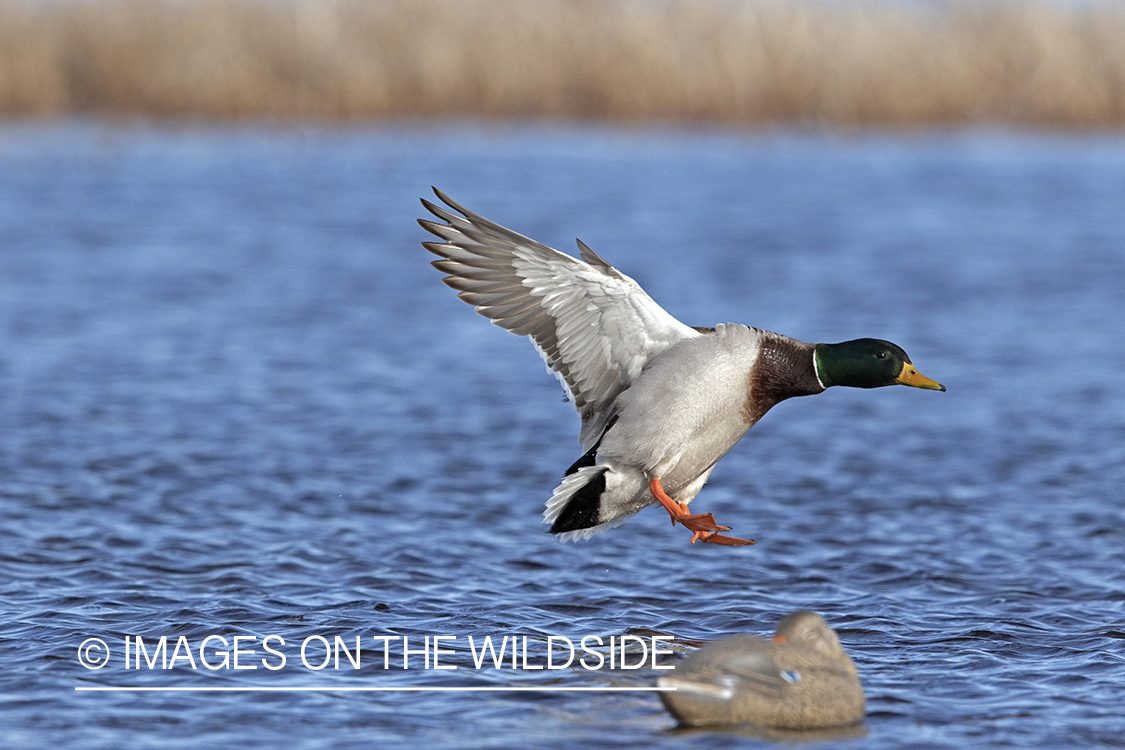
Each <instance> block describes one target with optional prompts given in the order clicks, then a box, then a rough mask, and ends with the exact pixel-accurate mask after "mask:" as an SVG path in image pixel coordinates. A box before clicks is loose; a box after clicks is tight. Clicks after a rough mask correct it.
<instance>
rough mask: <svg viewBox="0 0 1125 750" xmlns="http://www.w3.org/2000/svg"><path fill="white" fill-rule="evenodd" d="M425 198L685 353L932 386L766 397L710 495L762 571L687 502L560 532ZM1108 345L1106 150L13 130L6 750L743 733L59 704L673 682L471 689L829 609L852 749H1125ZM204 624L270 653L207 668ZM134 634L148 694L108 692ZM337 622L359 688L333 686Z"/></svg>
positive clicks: (370, 706)
mask: <svg viewBox="0 0 1125 750" xmlns="http://www.w3.org/2000/svg"><path fill="white" fill-rule="evenodd" d="M430 184H435V185H438V186H440V187H442V188H443V189H444V190H446V191H447V192H449V193H450V194H451V195H452V196H453V197H455V198H456V199H458V200H460V201H462V202H463V203H465V204H466V205H468V206H470V207H472V208H474V209H475V210H477V211H479V212H481V213H483V214H485V215H486V216H489V217H491V218H493V219H495V220H497V221H499V222H501V223H504V224H506V225H508V226H511V227H513V228H514V229H516V230H517V231H520V232H522V233H524V234H528V235H531V236H533V237H536V238H538V239H540V240H543V241H545V242H547V243H548V244H552V245H554V246H556V247H559V248H560V249H563V250H565V251H568V252H572V251H573V248H574V245H573V238H574V237H575V236H579V237H581V238H582V239H583V240H584V241H586V242H587V243H588V244H589V245H590V246H591V247H593V248H594V249H595V250H596V251H597V252H599V253H600V254H601V255H602V256H604V257H605V258H606V259H608V260H609V261H610V262H612V263H614V264H615V265H616V266H617V267H619V268H620V269H621V270H623V271H624V272H625V273H628V274H630V275H631V276H633V277H634V278H636V279H637V280H638V281H639V282H640V283H641V284H642V285H644V286H645V287H646V289H648V291H649V292H650V294H651V295H652V296H653V297H654V298H655V299H656V300H657V301H658V302H660V303H661V304H662V305H663V306H664V307H665V308H666V309H668V310H669V311H670V312H671V313H672V314H674V315H676V316H677V317H679V318H681V319H682V320H684V321H685V322H688V323H690V324H693V325H712V324H715V323H718V322H725V321H738V322H744V323H748V324H751V325H755V326H758V327H762V328H767V329H772V330H777V331H780V332H783V333H786V334H789V335H792V336H795V337H797V338H801V339H804V340H808V341H839V340H843V339H848V338H855V337H859V336H877V337H881V338H887V339H890V340H892V341H895V342H897V343H898V344H900V345H902V346H903V347H904V348H905V349H906V350H907V351H908V352H909V353H910V354H911V356H912V358H913V360H914V362H915V364H916V365H917V366H918V368H919V370H920V371H921V372H923V373H924V374H926V375H928V376H929V377H931V378H934V379H936V380H939V381H941V382H943V383H945V384H946V385H947V386H948V388H949V392H948V393H934V392H928V391H918V390H915V389H908V388H889V389H883V390H878V391H857V390H847V389H833V390H832V391H829V392H828V393H826V394H824V395H821V396H816V397H814V398H805V399H797V400H794V401H790V402H786V403H783V404H781V405H779V406H778V407H776V408H775V409H774V410H773V411H772V412H771V413H770V414H769V415H767V416H766V418H765V419H764V420H763V421H762V422H761V423H760V424H759V425H758V426H756V427H755V428H754V430H753V431H752V432H751V434H750V435H748V436H747V438H746V439H744V440H743V442H742V443H740V444H739V445H738V446H737V447H736V448H735V449H734V450H733V451H732V452H731V453H730V454H729V455H728V456H727V457H726V458H725V459H724V460H723V461H722V462H721V463H720V464H719V466H718V468H717V470H716V471H715V473H714V475H713V477H712V480H711V482H710V483H709V484H708V486H707V487H706V488H705V489H704V491H703V493H702V494H701V495H700V496H699V498H698V499H697V500H696V501H695V503H694V504H693V506H692V508H693V510H697V512H701V511H711V512H714V513H715V515H716V517H717V518H718V519H719V520H720V521H721V522H723V523H726V524H728V525H731V526H733V527H734V530H733V531H732V532H731V534H732V535H736V536H747V537H751V538H754V539H756V540H758V544H757V545H756V546H753V547H745V548H738V549H735V548H726V547H717V546H713V545H706V544H696V545H694V546H693V545H689V544H688V543H687V538H688V535H687V534H686V533H684V530H683V529H682V528H676V529H672V528H671V527H670V526H669V524H668V518H667V515H666V514H665V513H663V511H661V510H660V509H659V508H650V509H647V510H645V511H644V512H642V513H641V514H640V515H639V516H637V517H635V518H633V519H631V520H630V521H629V522H627V523H626V524H625V525H624V526H622V527H620V528H618V529H615V530H613V531H611V532H609V533H607V534H603V535H601V536H599V537H597V538H595V539H593V540H591V541H589V542H586V543H581V544H577V545H576V544H568V545H562V544H560V543H558V542H557V541H555V540H554V539H553V538H552V537H550V536H549V535H548V534H546V533H545V531H544V528H545V527H542V526H540V525H539V521H540V512H541V510H542V506H543V503H544V501H545V500H546V498H547V497H548V496H549V495H550V492H551V490H552V488H553V487H554V486H555V484H556V483H557V481H558V479H559V477H560V475H561V472H562V471H563V470H564V469H565V468H566V467H567V466H568V465H569V464H570V463H571V462H572V461H573V460H574V459H575V458H577V456H578V447H577V445H576V442H575V440H576V436H577V427H578V425H577V422H578V420H577V417H576V416H575V415H574V414H573V413H572V412H571V409H570V407H569V405H567V404H566V403H564V402H563V400H562V392H561V389H560V388H559V387H558V385H557V383H556V382H555V380H554V378H553V377H551V376H549V375H548V374H546V373H545V372H544V368H543V366H542V363H541V361H540V360H539V357H538V356H537V355H536V353H535V352H534V350H533V349H532V347H531V346H530V345H529V344H528V343H527V342H526V341H521V340H520V339H518V338H516V337H514V336H511V335H509V334H507V333H505V332H503V331H501V330H499V329H497V328H495V327H493V326H490V325H488V324H487V322H486V321H485V320H484V319H482V318H480V317H478V316H476V315H474V314H473V313H472V310H471V309H470V308H469V307H468V306H466V305H464V304H463V303H461V302H460V301H459V300H457V299H456V298H455V296H454V295H453V293H452V292H451V290H449V289H447V288H446V287H444V286H443V285H442V284H441V283H440V280H439V279H440V274H439V273H438V272H436V271H435V270H434V269H432V268H431V267H430V266H429V265H428V261H429V260H431V258H432V256H430V255H429V254H428V253H426V252H425V251H424V250H422V248H421V247H420V246H419V245H418V243H419V241H420V240H422V239H425V238H426V237H427V235H426V234H425V233H424V232H423V231H422V230H421V229H420V228H419V227H418V226H417V225H416V224H415V223H414V219H415V218H417V217H418V216H421V215H422V213H421V207H420V206H419V204H418V198H419V197H420V196H422V195H426V194H428V186H429V185H430ZM1123 330H1125V140H1123V139H1121V138H1119V137H1108V136H1105V137H1102V136H1090V137H1073V138H1063V137H1053V136H1011V135H1005V134H999V133H977V134H955V135H918V136H889V135H887V136H870V137H829V136H816V135H798V134H774V135H749V134H737V133H724V132H718V131H692V130H685V131H673V130H663V131H637V132H631V131H610V130H599V129H588V128H579V127H576V128H547V127H530V126H529V127H497V128H495V129H489V128H480V127H470V126H445V127H436V128H421V127H419V128H406V127H402V128H389V129H376V130H331V129H325V130H299V131H298V130H285V129H279V130H269V129H256V128H244V129H197V128H188V129H172V128H169V129H161V128H145V127H138V126H129V127H120V128H114V127H101V126H94V125H84V124H70V125H63V126H54V125H52V126H41V125H22V126H7V127H4V128H2V129H0V478H2V481H0V514H2V515H0V517H2V518H3V523H2V528H0V612H2V617H0V638H2V639H3V644H4V647H3V649H0V701H2V705H3V722H2V723H0V745H2V746H4V747H30V746H36V747H42V746H54V747H81V748H147V747H158V746H159V747H184V748H195V747H201V746H221V747H232V748H233V747H237V748H245V747H277V746H282V745H284V746H285V747H288V748H293V749H294V750H297V749H304V748H340V747H345V748H346V747H365V748H366V747H393V746H396V745H405V744H407V743H409V744H410V745H411V746H420V747H436V748H462V747H526V746H528V745H529V744H532V743H533V744H534V745H535V746H537V747H539V746H541V747H555V748H571V747H576V746H581V745H598V746H603V747H637V746H646V747H669V748H671V747H676V748H679V747H732V746H740V747H741V746H750V747H752V746H755V745H758V744H767V740H764V739H756V738H754V737H752V736H749V735H747V734H741V733H737V732H730V731H727V732H699V733H690V734H681V733H677V732H675V731H672V726H673V723H672V721H671V720H670V719H669V718H668V716H667V714H665V713H664V711H663V709H662V707H661V705H660V702H659V699H658V696H657V695H656V694H655V693H652V692H642V691H636V692H521V693H516V692H482V693H481V692H478V693H469V692H358V691H357V692H321V693H312V692H225V693H224V692H88V691H76V690H75V689H74V688H75V687H93V686H102V687H112V686H133V687H138V686H139V687H145V686H147V687H236V688H257V687H267V686H272V687H280V686H287V687H309V686H320V687H352V688H355V687H374V686H382V687H421V686H444V687H474V686H475V687H507V686H524V687H605V686H612V687H646V686H650V685H652V684H653V682H654V679H655V676H656V674H657V673H656V672H655V671H653V670H651V669H648V668H645V669H638V670H621V669H616V670H613V671H611V670H609V669H608V668H605V669H600V670H587V669H583V668H581V667H578V666H577V665H575V666H572V667H571V668H568V669H565V670H552V671H548V670H533V669H523V668H522V664H520V665H517V667H516V668H514V669H513V668H511V665H510V664H508V663H505V665H504V666H503V667H502V668H499V669H497V668H495V667H494V666H492V665H491V664H489V665H488V666H487V667H485V668H482V669H480V670H477V669H475V668H474V665H473V658H472V653H471V652H470V651H469V647H468V637H469V636H473V637H474V638H475V639H476V641H474V643H477V642H479V639H481V638H483V637H484V636H493V637H494V638H496V639H497V640H498V641H499V640H500V639H501V638H502V637H503V636H519V637H520V638H522V637H524V636H527V637H528V639H529V641H528V642H529V646H528V648H529V653H530V657H529V658H530V665H531V666H534V665H535V664H542V663H543V660H544V657H545V652H546V644H545V641H546V639H547V637H548V636H566V637H570V638H572V639H573V640H576V641H577V640H578V639H580V638H581V637H582V636H584V635H597V636H600V637H602V638H603V639H606V641H608V639H609V637H611V636H613V637H615V638H616V637H618V636H621V635H630V634H631V635H637V636H639V637H651V636H652V635H670V636H674V637H675V642H676V643H677V644H678V645H677V646H676V648H677V649H680V650H684V649H690V648H694V647H697V646H698V645H699V644H700V643H702V642H705V641H708V640H711V639H715V638H718V637H721V636H724V635H728V634H732V633H766V632H769V631H771V630H772V628H773V626H774V624H775V623H776V621H777V619H778V618H779V617H781V616H782V615H783V614H785V613H788V612H790V611H792V610H795V609H801V608H809V609H814V610H816V611H818V612H820V613H822V614H823V615H824V616H825V617H826V618H827V619H828V620H829V622H830V623H831V624H832V625H833V626H834V627H835V628H836V629H837V630H838V632H839V633H840V637H841V640H842V641H843V643H844V646H845V648H846V649H847V650H848V651H849V652H850V653H851V655H852V657H853V659H854V660H855V662H856V664H857V667H858V668H859V672H860V674H861V677H862V679H863V683H864V686H865V688H866V691H867V696H868V715H867V718H866V721H865V724H864V726H863V728H862V729H861V731H860V733H861V734H866V738H865V739H845V740H839V741H838V744H840V745H842V746H847V747H864V748H868V747H871V748H922V747H1003V746H1011V747H1021V748H1055V747H1061V746H1068V747H1108V746H1114V747H1122V746H1125V717H1123V716H1122V706H1123V705H1125V497H1123V491H1122V484H1123V482H1125V388H1123V383H1125V376H1123V373H1125V346H1123V345H1122V342H1123ZM211 635H215V636H222V637H223V638H225V639H226V641H227V642H228V643H232V639H233V637H234V636H241V637H243V638H244V639H245V640H242V641H240V643H241V644H242V645H241V648H242V649H243V650H244V651H246V650H254V651H255V653H254V654H252V655H246V654H243V655H242V657H241V662H240V665H241V666H247V665H250V666H257V668H256V669H254V670H250V669H239V670H235V669H233V668H231V667H230V664H229V662H228V666H227V668H219V669H215V670H211V669H209V668H207V667H205V666H204V665H203V664H202V663H200V654H199V647H200V646H201V644H202V642H203V640H204V639H206V638H207V637H208V636H211ZM268 635H276V636H280V637H281V638H283V639H284V641H285V645H284V647H280V645H279V644H280V641H278V640H275V641H272V643H273V644H274V645H273V647H274V648H275V649H279V650H280V651H281V652H283V653H285V654H286V657H287V661H286V665H285V666H284V667H283V668H281V669H269V668H268V667H267V666H266V664H267V662H268V663H272V664H274V665H276V664H277V663H278V658H275V657H272V656H270V655H269V653H268V652H266V651H264V650H263V648H262V646H263V639H264V638H265V637H266V636H268ZM434 635H448V636H455V638H454V639H452V640H446V641H442V642H441V645H442V647H443V648H444V649H448V650H449V651H448V653H444V654H441V655H440V656H439V658H440V660H441V662H440V663H441V664H442V665H443V666H445V665H451V666H456V667H458V668H457V670H437V669H433V668H431V669H425V668H424V667H425V664H424V659H425V657H424V656H423V655H418V654H417V653H416V654H415V655H412V656H409V668H408V669H405V670H404V669H402V668H401V667H402V657H401V655H400V654H401V645H400V644H401V641H395V642H393V643H394V644H396V645H392V647H391V648H390V650H389V652H388V657H387V658H388V660H389V663H390V666H391V667H392V668H391V669H389V670H384V669H383V668H382V667H383V663H382V662H383V654H382V651H381V650H379V649H378V648H377V647H376V642H375V641H374V640H373V637H374V636H380V637H381V636H399V637H401V636H406V637H407V638H409V639H410V640H409V648H410V649H421V648H422V646H423V639H424V638H425V637H426V636H434ZM137 636H140V637H142V638H144V639H145V642H146V644H147V645H146V653H148V654H150V656H152V657H153V663H154V664H155V665H156V666H157V668H154V669H149V668H148V666H147V663H146V662H145V661H144V660H142V661H141V664H140V668H139V669H138V668H137V665H136V663H135V662H133V663H131V668H130V669H128V670H127V669H126V668H125V661H124V644H125V639H126V637H128V638H130V639H131V641H130V642H133V641H132V639H135V638H136V637H137ZM161 636H166V637H167V638H168V646H169V649H168V650H169V652H170V651H172V649H173V647H174V645H175V643H176V642H177V640H178V639H179V638H180V637H181V636H183V637H184V638H185V643H186V645H188V646H190V647H191V648H192V649H193V657H192V658H193V659H194V660H195V663H196V668H195V669H192V667H191V664H190V663H189V662H188V661H187V660H186V657H185V656H184V654H180V656H181V659H180V660H178V661H177V662H176V663H175V664H174V666H173V667H172V668H170V669H167V670H165V669H162V668H159V667H160V664H159V663H158V662H157V660H156V659H155V648H154V647H155V645H156V643H157V641H158V640H159V638H160V637H161ZM313 636H321V637H323V638H325V639H327V641H328V642H329V643H333V642H334V639H335V637H336V636H340V637H341V639H342V642H343V643H344V644H345V645H347V646H349V647H351V646H352V645H353V642H354V639H355V637H356V636H360V637H361V638H362V639H363V641H362V648H363V652H362V665H361V668H360V669H358V670H357V669H353V668H352V667H351V665H350V663H349V662H348V660H347V656H346V655H340V657H339V658H340V666H339V668H338V669H336V668H333V665H330V666H328V667H326V668H324V669H323V670H313V669H310V668H307V667H305V666H304V665H303V664H302V663H301V659H300V644H301V643H302V642H303V641H305V639H307V638H310V637H313ZM87 638H100V639H102V640H103V641H104V642H105V644H106V646H107V647H108V648H109V649H110V652H111V656H110V660H109V663H108V664H107V665H106V666H105V667H103V668H101V669H98V670H89V669H86V668H85V667H83V666H82V664H81V663H80V662H79V659H78V655H79V646H80V644H82V643H83V642H84V641H85V640H86V639H87ZM521 643H522V641H521ZM211 644H212V646H213V647H212V648H211V649H210V652H209V654H210V655H208V656H207V658H208V659H210V662H211V663H212V664H218V663H220V662H221V660H222V657H221V656H220V655H216V652H217V651H218V650H222V648H221V643H220V642H218V641H212V642H211ZM227 650H228V651H230V650H232V649H227ZM87 653H88V654H90V655H91V657H96V656H97V653H96V652H94V651H89V652H87ZM169 655H171V654H169ZM323 656H324V648H323V645H322V642H321V641H318V640H316V639H315V638H313V640H312V641H310V642H309V646H308V658H309V661H310V662H311V663H312V665H313V666H317V665H318V664H319V662H320V661H321V660H322V659H323ZM228 657H229V658H233V657H232V656H230V654H228ZM263 657H266V659H267V661H263ZM630 658H632V657H630ZM430 666H431V667H432V666H433V665H432V664H431V665H430ZM828 744H829V745H832V744H834V743H828Z"/></svg>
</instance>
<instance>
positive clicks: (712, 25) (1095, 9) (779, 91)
mask: <svg viewBox="0 0 1125 750" xmlns="http://www.w3.org/2000/svg"><path fill="white" fill-rule="evenodd" d="M0 113H6V114H8V115H24V116H26V115H31V116H54V115H70V114H76V113H87V114H89V113H97V114H105V115H123V116H137V115H139V116H175V117H195V118H248V117H266V118H315V119H325V120H363V119H378V118H388V117H431V116H437V117H463V116H481V117H497V118H499V117H534V118H554V117H566V118H585V119H611V120H633V121H638V120H654V119H656V120H666V121H708V122H721V123H728V124H739V125H761V124H767V123H800V124H805V125H814V126H815V125H836V126H865V125H881V126H902V125H914V124H933V123H943V124H948V123H954V124H956V123H1011V124H1017V125H1031V126H1055V127H1058V126H1078V127H1106V126H1116V127H1119V126H1122V125H1125V3H1122V2H1119V0H1101V1H1100V2H1098V1H1097V0H1095V2H1093V3H1090V4H1078V5H1068V4H1062V3H1059V2H1051V1H1050V0H1024V1H1021V0H993V1H990V2H979V1H978V2H971V1H970V0H962V1H961V2H953V3H950V4H940V5H918V4H904V3H895V2H891V1H890V0H884V2H874V1H873V0H853V1H852V2H840V3H821V2H808V1H807V0H805V1H803V0H694V1H688V0H536V1H534V2H532V1H522V2H521V1H520V0H381V1H378V2H376V1H374V0H289V1H286V0H270V1H266V0H179V1H176V0H85V1H79V0H69V1H63V0H56V1H55V2H38V1H36V0H0Z"/></svg>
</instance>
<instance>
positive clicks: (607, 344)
mask: <svg viewBox="0 0 1125 750" xmlns="http://www.w3.org/2000/svg"><path fill="white" fill-rule="evenodd" d="M434 194H435V195H437V197H438V198H439V199H440V200H441V201H442V202H443V203H444V204H445V205H446V206H449V208H452V209H453V210H454V211H456V212H457V213H458V214H461V215H460V216H458V215H457V214H455V213H452V212H450V211H448V210H446V209H445V208H442V207H441V206H438V205H435V204H434V203H431V202H430V201H427V200H423V201H422V203H423V204H424V205H425V207H426V209H427V210H428V211H429V212H430V213H432V214H433V215H434V216H436V217H437V218H438V219H440V220H441V221H440V222H438V221H432V220H427V219H419V222H418V223H419V224H421V225H422V227H423V228H425V229H426V230H427V231H428V232H430V233H432V234H434V235H436V236H437V237H439V238H441V239H442V240H443V241H442V242H432V241H431V242H424V243H422V244H423V246H424V247H425V248H426V249H427V250H429V251H430V252H432V253H434V254H436V255H440V256H441V257H442V258H443V260H437V261H434V262H433V265H434V267H435V268H437V269H438V270H439V271H441V272H442V273H445V274H447V276H446V277H445V279H444V281H445V283H446V284H448V285H449V286H450V287H452V288H454V289H456V290H457V291H458V295H457V296H458V297H460V298H461V299H463V300H464V301H465V302H468V303H469V304H471V305H473V306H474V307H475V308H476V311H477V312H478V313H480V314H481V315H483V316H484V317H486V318H489V319H491V320H492V322H493V323H494V324H495V325H498V326H500V327H502V328H505V329H507V330H509V331H511V332H512V333H515V334H518V335H520V336H528V337H529V338H530V339H531V341H532V342H533V343H534V344H535V346H536V348H537V349H538V350H539V352H540V354H541V355H542V356H543V359H544V360H545V361H546V363H547V366H548V367H550V368H551V370H552V371H554V372H555V374H556V375H557V376H558V378H559V380H560V381H561V382H562V384H563V387H564V388H565V389H566V392H567V395H568V396H569V397H570V399H571V401H572V402H573V403H574V407H575V409H577V410H578V413H579V415H580V416H581V418H582V430H581V433H580V434H579V442H581V444H582V446H583V450H588V449H589V448H590V447H591V446H592V445H593V444H594V443H596V442H597V440H598V439H599V438H600V437H601V436H602V433H603V432H604V431H605V429H606V426H607V425H608V424H609V423H610V421H611V420H612V419H613V418H614V416H616V413H617V410H616V406H615V404H614V402H615V399H616V398H617V396H618V395H619V394H620V393H621V392H622V391H624V390H626V389H627V388H628V387H629V386H630V385H631V384H632V383H633V382H634V381H635V380H636V379H637V378H638V377H639V376H640V374H641V371H642V370H643V369H644V368H645V366H646V365H647V364H648V363H649V362H650V361H651V360H652V359H653V358H654V357H655V356H657V355H658V354H660V353H661V352H664V351H665V350H667V349H668V348H669V347H671V346H672V345H673V344H675V343H676V342H678V341H681V340H683V339H686V338H692V337H696V336H699V335H700V333H699V332H697V331H696V330H694V329H693V328H690V327H688V326H686V325H684V324H683V323H681V322H679V321H678V320H676V319H675V318H673V317H672V316H671V315H669V314H668V313H667V312H666V311H665V310H664V309H663V308H661V307H660V306H659V305H657V304H656V303H655V302H654V301H653V300H652V298H651V297H649V296H648V294H646V293H645V291H644V290H643V289H641V287H640V286H639V285H638V284H637V282H635V281H633V280H632V279H631V278H629V277H628V276H626V275H624V274H622V273H621V272H619V271H617V270H616V269H615V268H613V267H612V266H611V265H609V264H608V263H606V262H605V261H604V260H603V259H602V258H600V257H599V256H598V255H597V254H596V253H595V252H594V251H593V250H591V249H590V248H589V247H587V246H586V245H585V244H584V243H582V242H579V243H578V245H579V249H580V252H581V255H582V258H583V259H584V260H578V259H577V258H573V257H571V256H569V255H565V254H563V253H560V252H558V251H557V250H554V249H552V248H550V247H547V246H546V245H543V244H541V243H539V242H536V241H535V240H532V239H530V238H528V237H524V236H523V235H521V234H517V233H516V232H513V231H511V230H510V229H506V228H504V227H502V226H500V225H499V224H496V223H494V222H492V221H489V220H488V219H486V218H484V217H483V216H480V215H478V214H475V213H473V212H472V211H469V210H468V209H466V208H464V207H463V206H461V205H460V204H458V203H456V202H455V201H453V200H452V199H451V198H449V196H447V195H445V194H444V193H443V192H441V191H440V190H438V189H437V188H434Z"/></svg>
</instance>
